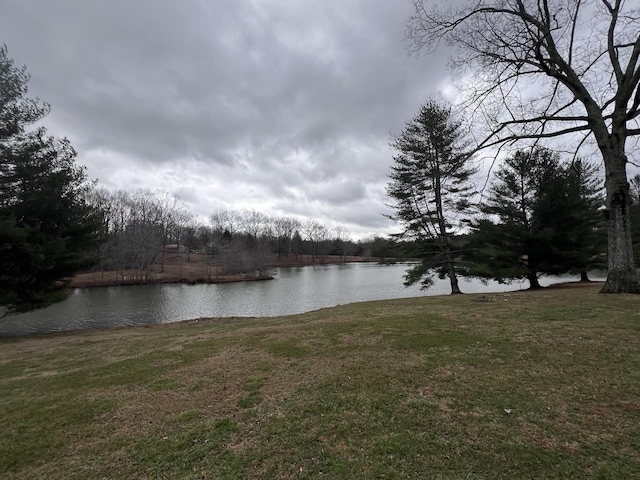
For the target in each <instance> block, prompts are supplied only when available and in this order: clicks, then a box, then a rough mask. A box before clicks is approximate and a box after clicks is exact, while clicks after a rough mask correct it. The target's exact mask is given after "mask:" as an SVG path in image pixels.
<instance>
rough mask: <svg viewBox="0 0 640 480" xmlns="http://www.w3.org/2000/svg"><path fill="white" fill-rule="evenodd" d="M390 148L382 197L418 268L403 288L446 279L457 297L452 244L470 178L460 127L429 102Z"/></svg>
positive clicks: (461, 218) (455, 256) (468, 208)
mask: <svg viewBox="0 0 640 480" xmlns="http://www.w3.org/2000/svg"><path fill="white" fill-rule="evenodd" d="M391 146H392V147H393V148H394V149H395V150H396V151H397V152H398V153H397V154H396V155H395V156H394V164H393V165H392V167H391V172H390V174H389V178H390V180H389V182H388V184H387V194H388V195H389V196H390V197H391V199H392V200H393V203H392V205H391V206H392V207H393V208H394V210H395V214H394V215H392V216H391V217H390V218H392V219H394V220H396V221H398V222H399V223H400V224H401V225H402V227H403V231H402V233H401V234H400V235H399V237H401V238H403V239H406V240H414V241H416V242H417V243H418V244H419V245H420V248H421V252H420V256H421V257H422V258H423V261H422V263H421V264H420V265H418V266H416V267H414V268H413V269H411V270H409V271H408V272H407V276H406V277H405V279H406V283H407V284H408V285H411V284H414V283H416V282H418V281H422V285H423V288H427V287H429V286H430V285H431V284H432V283H433V275H434V273H437V274H438V275H439V276H440V278H445V277H448V278H449V281H450V284H451V293H461V292H460V288H459V286H458V279H457V276H458V274H459V273H461V272H462V270H461V268H460V264H459V257H460V251H458V250H457V248H456V245H455V244H454V242H453V237H454V233H455V231H456V229H457V228H458V227H460V225H461V224H462V223H463V222H464V220H465V218H464V216H465V215H466V214H468V213H470V211H471V204H470V202H469V197H470V195H472V193H473V186H472V185H471V184H470V182H469V179H470V177H471V175H472V174H473V173H474V172H475V170H474V169H473V168H471V167H470V166H469V156H468V154H467V153H466V152H465V149H464V147H465V145H464V144H463V142H462V132H461V128H460V123H459V122H456V121H455V120H453V119H452V117H451V111H450V110H449V109H448V108H445V107H442V106H440V105H438V104H437V103H435V102H433V101H430V102H428V103H426V104H425V105H423V106H422V107H421V109H420V111H419V113H418V114H417V115H416V117H415V118H413V119H412V120H411V121H410V122H408V123H407V124H406V126H405V129H404V131H403V132H402V133H401V134H400V136H398V137H397V138H395V139H394V140H393V142H392V143H391Z"/></svg>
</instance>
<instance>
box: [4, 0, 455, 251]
mask: <svg viewBox="0 0 640 480" xmlns="http://www.w3.org/2000/svg"><path fill="white" fill-rule="evenodd" d="M411 3H412V2H411V1H410V0H322V1H318V0H253V1H251V0H179V1H178V0H111V1H91V0H56V1H51V0H2V14H1V15H0V43H5V44H6V45H7V48H8V51H9V56H10V57H12V58H13V59H14V60H15V63H16V64H17V65H26V66H27V69H28V72H29V73H30V74H31V82H30V84H29V95H30V96H38V97H40V98H41V99H43V100H45V101H46V102H48V103H50V104H51V107H52V112H51V114H50V115H49V116H48V117H47V118H46V120H45V121H44V122H43V124H44V126H46V127H47V128H48V130H49V132H50V133H51V134H54V135H56V136H66V137H68V138H69V139H70V140H71V141H72V144H73V145H74V147H75V148H76V150H77V151H78V159H77V161H78V163H79V164H81V165H85V166H86V167H87V171H88V174H89V176H90V177H91V178H97V179H98V181H99V185H100V186H102V187H105V188H108V189H128V188H138V187H141V188H148V189H156V188H162V189H165V190H167V191H169V192H170V193H173V194H176V195H177V196H179V197H180V198H181V199H182V200H183V202H184V203H185V204H186V205H187V206H188V207H189V208H190V209H191V211H192V212H193V213H195V214H198V215H201V216H204V217H208V216H210V214H211V213H213V212H214V211H216V210H218V209H225V208H234V209H253V210H259V211H262V212H263V213H265V214H268V215H271V216H294V217H298V218H303V217H304V218H315V219H317V220H319V221H320V222H322V223H323V224H325V225H326V226H327V227H335V226H338V225H341V226H343V227H346V228H348V229H349V231H350V232H351V234H352V236H353V237H354V238H361V237H362V236H364V235H368V234H373V233H381V234H383V233H388V232H390V231H392V230H394V227H393V224H392V223H391V222H390V221H389V220H386V219H385V218H384V217H383V213H389V210H388V208H387V207H385V203H386V202H387V199H386V198H385V183H386V180H387V174H388V171H389V167H390V165H391V162H392V157H391V156H392V152H391V150H390V149H389V147H388V142H389V139H390V137H391V135H393V134H398V133H400V131H401V130H402V128H403V125H404V122H405V121H408V120H410V119H411V118H412V117H413V116H414V115H415V114H416V113H417V111H418V109H419V107H420V105H421V104H422V103H424V102H425V101H426V100H428V99H430V98H433V99H436V100H437V99H438V98H439V94H438V92H439V91H441V90H443V89H445V88H447V86H448V85H449V83H448V80H447V75H448V72H447V70H446V68H445V64H446V58H444V57H442V58H441V57H437V56H433V55H431V56H423V57H421V58H419V57H412V56H409V55H408V54H407V51H406V45H405V43H404V41H403V37H404V27H405V22H406V20H407V18H408V17H409V15H410V14H411V13H412V6H411Z"/></svg>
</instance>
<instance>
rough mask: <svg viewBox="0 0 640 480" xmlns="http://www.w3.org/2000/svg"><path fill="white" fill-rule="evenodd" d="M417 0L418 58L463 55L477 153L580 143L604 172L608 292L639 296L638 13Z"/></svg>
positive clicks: (538, 2) (578, 0)
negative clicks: (527, 144)
mask: <svg viewBox="0 0 640 480" xmlns="http://www.w3.org/2000/svg"><path fill="white" fill-rule="evenodd" d="M439 3H440V2H435V1H432V0H414V6H415V13H414V14H413V15H412V17H411V18H410V19H409V21H408V24H407V34H408V39H409V42H410V48H411V49H412V50H413V51H420V50H423V49H428V50H433V49H435V48H436V47H437V46H438V44H439V43H440V41H441V40H446V41H447V42H449V43H450V44H452V45H454V46H455V47H457V48H458V50H457V51H458V55H459V56H457V58H456V59H455V60H454V62H453V64H454V67H458V68H459V69H460V70H463V71H465V72H466V73H467V74H468V73H469V67H470V66H471V67H472V74H471V75H470V76H469V77H468V78H469V79H470V80H469V82H468V84H467V87H468V88H466V89H464V91H465V92H466V94H467V95H466V98H465V100H464V102H463V105H462V106H463V107H468V108H467V110H468V111H471V112H474V115H473V117H472V119H471V120H472V121H476V122H477V125H484V126H486V127H487V129H488V130H487V132H485V133H486V135H485V136H484V137H482V138H483V139H482V140H480V141H479V145H478V148H487V147H499V146H501V145H505V144H509V143H512V142H516V141H522V140H527V139H529V140H533V141H537V140H539V139H541V138H556V137H561V136H566V135H573V136H577V138H575V139H574V140H575V141H574V145H576V153H577V151H578V150H579V149H581V148H583V147H585V146H586V145H588V144H592V143H595V145H596V147H597V149H598V151H599V152H600V154H601V155H602V158H603V162H604V167H605V188H606V201H605V205H606V209H605V217H606V220H607V231H608V276H607V281H606V283H605V285H604V287H603V289H602V292H603V293H616V292H629V293H640V283H639V281H638V277H637V275H636V270H635V266H634V261H633V250H632V246H631V228H630V221H629V205H630V194H629V183H628V181H627V171H626V167H627V163H628V158H627V147H628V145H627V144H628V140H629V138H632V137H637V136H638V135H640V125H639V123H638V121H639V119H640V90H639V89H638V84H639V83H640V8H638V6H637V4H636V3H635V2H625V1H624V0H593V1H587V0H562V1H561V0H535V1H534V0H474V1H471V2H467V5H468V6H466V7H463V8H460V9H455V10H451V9H450V10H448V11H442V10H439V9H438V8H437V6H436V5H437V4H439Z"/></svg>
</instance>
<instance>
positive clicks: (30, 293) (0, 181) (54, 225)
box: [0, 46, 101, 312]
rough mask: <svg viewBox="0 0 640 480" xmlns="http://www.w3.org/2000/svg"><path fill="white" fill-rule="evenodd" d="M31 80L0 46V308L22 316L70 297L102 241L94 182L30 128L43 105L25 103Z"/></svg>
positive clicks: (62, 146) (67, 150) (64, 148)
mask: <svg viewBox="0 0 640 480" xmlns="http://www.w3.org/2000/svg"><path fill="white" fill-rule="evenodd" d="M28 80H29V76H28V74H27V73H26V71H25V68H24V67H22V68H17V67H15V66H14V64H13V61H12V60H11V59H10V58H8V56H7V49H6V46H2V47H0V305H2V306H4V307H5V308H6V310H7V311H8V312H17V311H27V310H31V309H34V308H40V307H44V306H47V305H50V304H51V303H54V302H57V301H59V300H61V299H63V298H65V297H66V295H67V294H68V293H69V288H68V286H69V278H70V277H71V276H72V275H73V274H74V273H75V272H77V271H78V270H80V269H83V268H86V267H87V266H89V265H91V263H92V261H93V259H92V258H91V255H90V254H91V252H93V251H94V250H93V249H94V247H95V246H96V244H97V242H98V241H99V240H100V239H101V221H100V215H99V212H98V211H97V210H96V209H95V208H94V207H92V206H91V205H90V204H89V203H88V201H87V193H88V191H89V190H90V189H91V188H92V183H91V182H88V181H87V179H86V175H85V172H84V170H83V169H82V168H80V167H78V166H76V165H75V157H76V152H75V151H74V149H73V148H72V147H71V145H70V143H69V141H68V140H66V139H56V138H53V137H49V136H47V135H46V130H45V129H44V128H42V127H39V128H31V129H28V127H30V126H31V125H33V124H34V123H35V122H37V121H39V120H40V119H42V118H43V117H44V116H45V115H46V114H47V113H48V112H49V107H48V105H46V104H42V103H40V102H39V101H37V100H33V99H29V98H27V97H26V93H27V82H28Z"/></svg>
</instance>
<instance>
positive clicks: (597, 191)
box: [555, 159, 633, 282]
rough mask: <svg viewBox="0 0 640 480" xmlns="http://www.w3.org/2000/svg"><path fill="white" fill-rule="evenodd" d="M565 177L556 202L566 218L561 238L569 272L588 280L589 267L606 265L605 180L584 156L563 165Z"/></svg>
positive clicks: (604, 267)
mask: <svg viewBox="0 0 640 480" xmlns="http://www.w3.org/2000/svg"><path fill="white" fill-rule="evenodd" d="M564 178H565V179H566V180H565V186H564V189H563V192H562V193H563V195H562V197H561V198H560V199H556V202H555V205H556V208H561V209H562V211H563V213H564V215H563V216H564V217H565V218H564V220H563V221H564V222H565V223H564V225H562V228H563V231H564V235H563V236H564V238H561V242H562V245H563V246H564V253H563V255H564V257H565V259H566V261H567V262H568V264H569V267H570V268H569V270H568V271H569V272H571V273H579V274H580V280H581V281H583V282H586V281H589V277H588V271H589V270H593V269H598V270H604V269H606V267H607V261H606V251H607V233H606V231H607V228H606V222H605V219H604V217H603V216H602V213H601V210H602V208H603V206H604V198H603V195H602V190H603V185H602V180H601V178H600V176H599V175H598V168H597V166H596V165H594V164H592V163H588V162H586V161H584V160H582V159H576V160H575V161H573V162H571V163H570V164H569V165H568V166H565V167H564ZM558 200H560V201H558ZM632 224H633V222H632Z"/></svg>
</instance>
